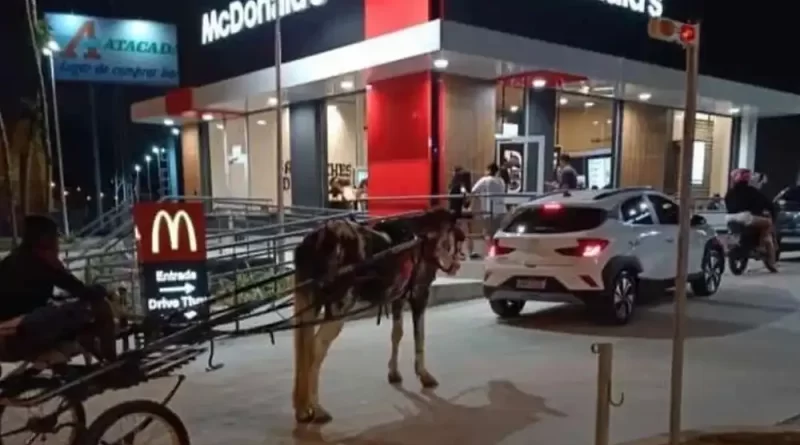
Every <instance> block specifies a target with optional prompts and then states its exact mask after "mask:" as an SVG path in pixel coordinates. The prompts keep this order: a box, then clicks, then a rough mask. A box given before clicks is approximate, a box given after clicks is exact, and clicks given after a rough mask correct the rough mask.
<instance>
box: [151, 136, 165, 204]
mask: <svg viewBox="0 0 800 445" xmlns="http://www.w3.org/2000/svg"><path fill="white" fill-rule="evenodd" d="M163 152H164V149H163V148H158V147H156V146H153V154H154V155H156V178H157V179H156V180H157V181H158V195H159V196H158V197H159V198H160V197H162V196H164V188H163V186H162V184H163V181H162V180H161V174H162V172H161V153H163Z"/></svg>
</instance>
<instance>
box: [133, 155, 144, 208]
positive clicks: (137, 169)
mask: <svg viewBox="0 0 800 445" xmlns="http://www.w3.org/2000/svg"><path fill="white" fill-rule="evenodd" d="M133 171H134V172H136V182H135V184H136V185H135V186H134V191H133V192H134V193H133V195H134V196H135V197H136V200H137V201H138V200H139V191H140V189H141V184H140V183H139V182H140V181H139V177H140V175H139V173H141V172H142V166H141V165H139V164H135V165H134V166H133Z"/></svg>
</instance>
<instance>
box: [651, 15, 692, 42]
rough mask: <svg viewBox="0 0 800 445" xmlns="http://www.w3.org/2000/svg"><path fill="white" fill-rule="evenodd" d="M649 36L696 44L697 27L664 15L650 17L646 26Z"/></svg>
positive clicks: (665, 40)
mask: <svg viewBox="0 0 800 445" xmlns="http://www.w3.org/2000/svg"><path fill="white" fill-rule="evenodd" d="M647 33H648V34H649V35H650V37H651V38H653V39H656V40H662V41H664V42H673V43H680V44H681V45H683V46H690V45H695V44H697V27H696V26H695V25H690V24H688V23H682V22H679V21H677V20H672V19H668V18H664V17H656V18H651V19H650V23H648V26H647Z"/></svg>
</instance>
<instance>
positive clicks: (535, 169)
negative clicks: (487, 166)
mask: <svg viewBox="0 0 800 445" xmlns="http://www.w3.org/2000/svg"><path fill="white" fill-rule="evenodd" d="M544 140H545V139H544V136H521V137H511V138H502V139H498V140H497V145H496V148H495V160H496V162H497V164H498V165H500V166H504V165H505V166H506V168H508V173H509V176H510V178H511V179H510V181H509V183H508V184H506V186H507V189H508V193H509V194H511V195H514V194H531V193H542V192H543V191H544V167H545V166H544ZM530 199H531V197H530V196H520V197H518V198H517V197H513V196H512V197H509V198H507V203H508V204H519V203H522V202H526V201H529V200H530Z"/></svg>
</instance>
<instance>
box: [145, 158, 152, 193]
mask: <svg viewBox="0 0 800 445" xmlns="http://www.w3.org/2000/svg"><path fill="white" fill-rule="evenodd" d="M150 159H152V158H150ZM145 164H147V195H148V196H149V198H150V200H151V201H152V200H153V178H152V177H151V176H150V161H146V162H145Z"/></svg>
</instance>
